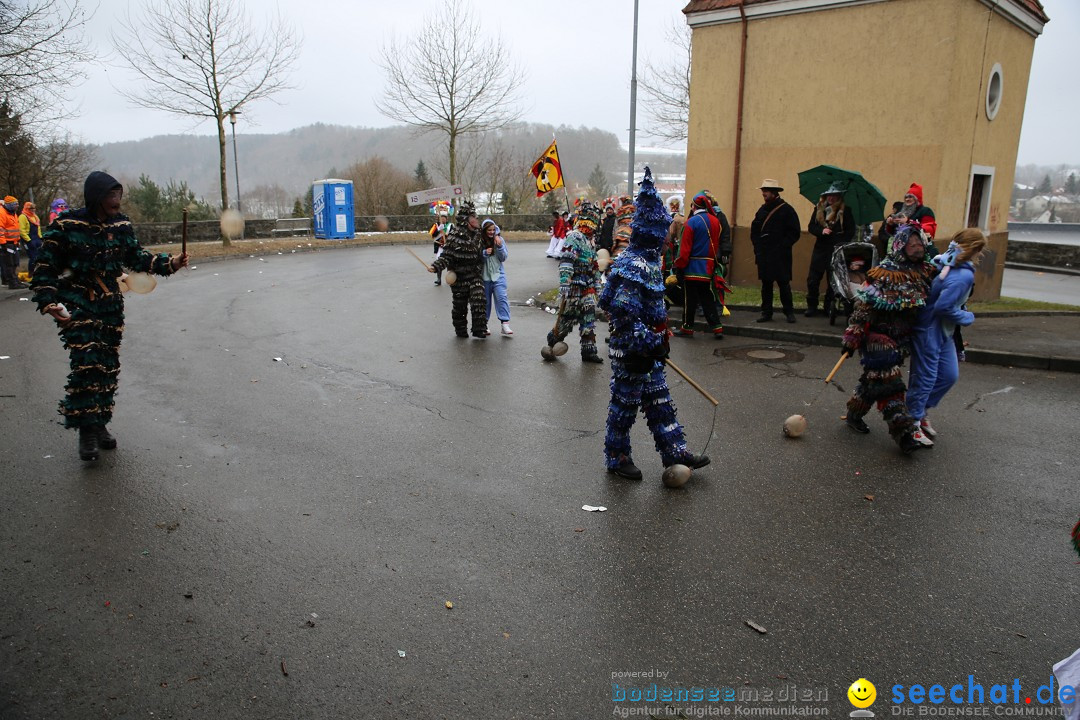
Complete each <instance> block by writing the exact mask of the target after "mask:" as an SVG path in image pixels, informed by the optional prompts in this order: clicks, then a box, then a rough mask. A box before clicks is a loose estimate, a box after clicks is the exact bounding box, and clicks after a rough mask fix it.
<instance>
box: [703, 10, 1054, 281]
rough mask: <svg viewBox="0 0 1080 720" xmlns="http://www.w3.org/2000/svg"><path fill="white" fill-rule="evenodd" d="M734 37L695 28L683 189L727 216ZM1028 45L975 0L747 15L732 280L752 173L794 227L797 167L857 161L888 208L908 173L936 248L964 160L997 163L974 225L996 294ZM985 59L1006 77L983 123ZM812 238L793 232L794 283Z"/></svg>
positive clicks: (957, 205) (745, 244)
mask: <svg viewBox="0 0 1080 720" xmlns="http://www.w3.org/2000/svg"><path fill="white" fill-rule="evenodd" d="M895 29H900V30H899V31H896V30H895ZM741 34H742V24H741V23H739V22H735V23H728V24H724V25H713V26H708V27H700V28H695V29H694V31H693V48H694V52H693V67H692V72H691V91H690V119H689V120H690V122H689V139H688V142H687V192H688V194H689V193H693V192H696V191H697V190H699V189H702V188H708V189H710V190H711V191H712V192H713V193H714V195H715V196H716V198H717V199H718V200H719V201H720V203H721V206H722V207H723V208H724V210H725V211H727V212H728V214H729V216H730V215H731V212H730V211H731V209H732V207H733V206H734V205H735V204H736V199H735V197H734V196H733V194H732V193H733V182H734V158H735V138H736V123H737V105H738V83H739V52H740V41H741ZM1034 41H1035V39H1034V38H1033V37H1032V36H1031V35H1029V34H1027V33H1026V32H1024V31H1023V30H1021V29H1020V28H1018V27H1016V26H1015V25H1013V24H1012V23H1010V22H1009V21H1007V20H1006V19H1004V18H1002V17H1000V16H998V15H995V14H992V13H991V11H990V9H989V8H987V7H986V6H984V5H982V4H981V3H980V2H978V1H977V0H890V1H889V2H880V3H872V4H868V5H860V6H854V7H847V8H838V9H829V10H820V11H816V12H808V13H800V14H794V15H785V16H779V17H772V18H767V19H761V20H751V21H750V22H749V24H748V41H747V56H746V86H745V90H744V104H745V107H744V116H743V138H742V163H741V164H742V168H741V173H740V179H739V188H738V193H739V194H738V198H737V217H729V219H730V220H731V221H732V224H733V225H736V226H737V227H736V229H735V233H734V236H735V243H736V249H735V255H734V256H733V261H732V273H733V279H734V282H736V283H753V282H756V276H757V271H756V267H755V265H754V260H753V251H752V249H751V247H750V244H749V225H750V222H751V220H752V219H753V216H754V213H755V212H756V211H757V209H758V207H760V205H761V195H760V191H759V190H758V189H757V188H758V186H759V185H760V183H761V180H762V179H763V178H766V177H769V178H775V179H777V180H779V181H780V183H781V184H782V185H783V186H784V187H785V189H786V190H785V192H784V194H783V195H784V197H785V198H786V199H787V200H788V202H790V203H792V205H793V206H794V207H795V209H796V210H797V211H798V213H799V217H800V219H801V220H802V222H803V227H804V228H805V227H806V224H807V223H808V222H809V219H810V215H811V212H812V210H813V205H812V204H811V203H810V202H809V201H807V200H805V199H803V198H802V197H801V196H800V195H799V192H798V178H797V173H798V172H799V171H800V170H805V169H808V168H811V167H813V166H815V165H820V164H829V165H838V166H840V167H845V168H849V169H853V170H859V171H860V172H862V173H863V174H864V175H865V176H866V177H867V178H868V179H870V181H871V182H873V183H874V184H876V185H877V186H878V187H879V188H880V189H881V190H882V192H884V193H885V195H886V197H887V198H888V199H889V202H890V203H891V202H892V201H893V200H899V199H901V198H902V197H903V195H904V192H905V191H906V189H907V187H908V185H910V184H911V182H913V181H914V182H918V183H919V184H921V185H923V186H924V202H925V203H926V204H927V205H928V206H930V207H931V208H933V209H934V211H935V214H936V216H937V221H938V226H939V231H938V239H939V241H942V244H943V241H944V240H946V239H947V238H948V237H949V235H951V234H952V233H954V232H956V231H957V230H959V229H961V228H962V227H963V226H964V225H965V222H966V208H967V201H968V188H969V185H970V176H971V166H972V165H973V164H974V165H984V166H990V167H993V168H995V174H994V180H993V188H992V197H991V200H990V212H989V220H988V223H987V224H988V227H986V228H984V229H986V230H988V231H989V233H990V234H991V252H990V253H989V257H988V258H987V261H986V262H985V263H983V268H985V271H983V272H980V273H979V275H980V277H977V280H976V282H977V285H976V293H977V295H978V296H980V297H997V296H998V294H999V291H1000V285H1001V269H1002V267H1003V263H1004V255H1005V253H1004V251H1005V242H1006V234H1005V231H1006V222H1007V212H1008V202H1009V196H1010V192H1011V188H1012V182H1013V173H1014V169H1015V165H1016V153H1017V146H1018V143H1019V137H1020V126H1021V123H1022V120H1023V111H1024V103H1025V101H1026V95H1027V80H1028V76H1029V73H1030V69H1031V56H1032V52H1033V50H1034ZM995 63H1000V64H1001V67H1002V76H1003V80H1004V82H1003V93H1002V103H1001V107H1000V110H999V111H998V114H997V117H996V118H995V119H994V120H993V121H990V120H988V119H987V117H986V113H985V110H984V108H985V94H986V87H985V86H986V82H987V80H988V78H989V74H990V70H991V68H992V67H993V66H994V64H995ZM812 244H813V237H812V236H810V235H809V234H807V233H804V236H803V239H802V240H801V241H800V242H799V243H798V245H796V247H795V268H794V277H793V287H796V288H798V289H803V288H804V287H805V285H804V281H805V277H806V271H807V268H808V264H809V256H810V250H811V247H812Z"/></svg>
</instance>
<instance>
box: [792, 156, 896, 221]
mask: <svg viewBox="0 0 1080 720" xmlns="http://www.w3.org/2000/svg"><path fill="white" fill-rule="evenodd" d="M831 189H839V190H842V191H843V193H844V204H845V205H847V206H848V207H849V208H851V213H852V215H854V216H855V222H856V223H858V224H859V225H869V224H870V223H875V222H878V221H880V220H881V219H882V218H884V216H885V195H884V194H883V193H882V192H881V191H880V190H878V189H877V186H876V185H874V183H872V182H870V181H869V180H867V179H866V178H864V177H863V176H862V173H860V172H857V171H855V170H845V169H843V168H838V167H836V166H834V165H818V166H817V167H815V168H811V169H809V170H803V171H802V172H801V173H799V194H800V195H802V196H803V197H804V198H806V199H807V200H809V201H810V202H812V203H814V204H815V205H816V204H817V202H818V200H820V199H821V194H822V193H823V192H825V191H826V190H831Z"/></svg>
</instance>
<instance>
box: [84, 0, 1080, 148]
mask: <svg viewBox="0 0 1080 720" xmlns="http://www.w3.org/2000/svg"><path fill="white" fill-rule="evenodd" d="M94 1H95V0H84V2H86V3H87V4H91V6H92V3H93V2H94ZM469 1H470V2H471V3H472V5H473V7H474V8H475V9H476V10H477V11H478V13H479V14H480V15H481V18H482V22H483V25H484V28H485V30H486V31H488V32H491V33H498V34H499V35H501V36H502V37H503V39H504V40H505V41H506V44H507V45H508V46H509V48H510V51H511V53H512V55H513V57H514V59H516V60H517V61H518V62H519V63H520V64H521V65H522V66H525V67H527V74H526V76H525V77H524V78H523V79H522V87H523V92H522V95H523V97H524V98H525V106H526V107H525V110H526V112H525V115H524V119H525V120H531V121H536V122H546V123H552V124H554V125H560V124H565V125H573V126H579V125H585V126H590V127H599V128H603V129H605V130H610V131H611V132H613V133H615V134H617V135H618V136H619V137H620V139H621V140H622V142H623V144H624V145H625V144H626V140H627V128H628V127H629V114H630V111H629V104H630V99H629V98H630V59H631V37H632V29H633V2H632V1H631V0H543V1H540V2H538V1H535V0H513V1H508V0H469ZM96 2H97V11H96V13H95V16H94V18H93V20H92V21H91V23H90V28H89V33H90V37H91V39H92V41H93V42H94V43H95V45H96V47H97V50H98V56H99V57H101V58H103V61H102V64H101V65H100V66H99V67H97V68H94V69H92V70H91V77H90V78H89V79H88V80H87V81H86V83H85V84H84V85H82V86H81V87H79V88H77V89H75V90H73V91H72V92H71V97H72V98H73V99H74V100H75V101H76V103H77V104H78V106H79V108H80V110H79V112H80V116H79V117H77V118H75V119H72V120H70V121H68V122H67V123H66V125H67V128H68V129H70V130H71V131H72V132H73V133H75V134H76V135H77V136H78V137H80V138H81V139H83V140H85V141H87V142H93V143H104V142H111V141H118V140H134V139H140V138H145V137H150V136H153V135H160V134H165V133H185V132H193V133H196V134H212V133H213V132H214V130H213V124H212V123H211V122H210V121H206V122H204V123H203V124H201V125H195V126H193V125H192V123H191V119H190V118H181V117H176V116H171V115H168V114H165V113H162V112H155V111H149V110H141V109H138V108H135V107H132V106H131V105H129V104H128V103H127V101H126V100H124V99H123V98H122V97H121V96H120V95H119V94H118V93H117V91H116V88H117V87H123V86H124V84H125V83H126V82H128V81H129V75H127V73H126V72H125V71H124V70H122V69H121V68H120V67H118V66H116V65H112V64H110V63H109V61H108V56H109V55H114V53H112V52H111V49H110V48H111V46H110V43H109V28H110V26H111V25H112V24H113V23H114V22H115V20H116V18H117V17H119V16H122V15H123V14H124V13H125V12H126V10H127V8H128V7H129V5H131V6H133V7H137V6H138V3H139V2H141V0H96ZM439 5H440V1H439V0H411V1H409V2H393V1H391V0H339V1H338V2H335V3H323V2H317V1H312V0H308V1H307V2H300V1H298V0H282V1H281V2H280V3H276V2H271V1H270V0H247V6H248V8H249V9H250V11H251V14H252V15H253V16H254V17H255V18H260V17H265V15H266V14H267V13H272V12H273V10H274V8H280V12H281V14H282V15H283V16H284V17H286V18H287V19H288V20H290V21H291V22H293V23H295V24H296V26H297V27H298V28H299V29H300V30H301V32H302V33H303V36H304V43H303V49H302V52H301V55H300V59H299V63H298V65H297V68H296V75H295V85H296V86H297V87H296V89H294V90H288V91H284V92H282V93H281V94H279V95H278V96H277V100H278V102H279V103H280V104H275V103H273V102H267V101H263V102H261V103H259V104H255V105H252V106H249V107H248V108H245V111H244V114H243V116H242V117H241V120H240V122H238V123H237V130H238V132H240V133H243V132H261V133H274V132H282V131H286V130H291V129H293V128H297V127H302V126H304V125H310V124H312V123H316V122H322V123H329V124H338V125H359V126H368V127H380V126H385V125H390V124H392V123H391V122H390V121H389V120H387V119H386V118H384V117H383V116H382V115H380V114H379V112H378V111H377V110H376V109H375V105H374V102H373V100H374V98H376V97H377V96H378V95H379V94H380V93H381V90H382V71H381V70H380V69H379V67H378V65H377V64H376V58H377V55H378V49H379V47H380V46H381V45H382V44H383V42H384V41H385V39H386V38H387V37H389V35H390V34H392V33H396V34H398V35H399V36H401V37H405V36H408V35H410V34H414V33H416V32H417V29H418V28H419V27H421V24H422V23H423V22H424V21H425V18H430V17H431V16H432V15H433V14H434V11H435V8H437V7H438V6H439ZM1043 5H1044V6H1045V7H1046V11H1047V13H1048V14H1049V15H1050V17H1051V22H1050V23H1049V24H1048V25H1047V26H1046V31H1045V32H1044V34H1043V35H1042V36H1041V37H1040V38H1039V39H1038V41H1037V42H1036V44H1035V58H1034V64H1033V67H1032V73H1031V81H1030V87H1029V91H1028V98H1027V108H1026V112H1025V117H1024V130H1023V134H1022V136H1021V140H1020V157H1019V162H1020V163H1029V162H1035V163H1046V164H1050V163H1060V162H1072V163H1080V133H1078V132H1077V131H1076V127H1077V122H1078V121H1077V118H1080V93H1078V92H1077V87H1078V85H1080V82H1078V79H1077V78H1078V74H1080V2H1078V0H1043ZM684 6H685V1H684V0H641V2H640V11H639V12H640V19H639V25H640V34H639V40H638V62H639V65H638V68H639V73H640V72H641V71H642V67H643V64H644V62H645V61H646V60H649V61H651V62H653V63H658V64H662V63H664V62H670V61H673V60H674V58H675V57H676V56H677V51H676V50H674V49H673V48H671V47H670V45H669V44H668V42H667V38H666V35H665V29H666V28H667V27H669V26H670V24H671V23H672V22H673V21H675V22H679V23H682V22H683V15H682V13H681V9H682V8H683V7H684ZM868 50H869V48H868ZM1006 72H1007V71H1006ZM1005 83H1006V84H1005V92H1006V93H1008V88H1009V86H1008V75H1007V74H1006V75H1005ZM640 99H641V97H640V94H639V101H640ZM645 122H646V119H645V114H644V110H643V108H641V107H640V106H639V109H638V128H639V135H638V145H639V146H641V145H647V144H650V140H649V139H648V138H647V137H642V134H641V131H642V128H643V125H644V124H645ZM652 144H655V143H652Z"/></svg>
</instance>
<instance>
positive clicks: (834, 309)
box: [829, 242, 878, 325]
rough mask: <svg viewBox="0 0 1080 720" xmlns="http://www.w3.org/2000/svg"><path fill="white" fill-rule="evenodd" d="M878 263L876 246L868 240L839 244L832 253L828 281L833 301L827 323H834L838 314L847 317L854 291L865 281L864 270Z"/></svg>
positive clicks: (853, 301)
mask: <svg viewBox="0 0 1080 720" xmlns="http://www.w3.org/2000/svg"><path fill="white" fill-rule="evenodd" d="M877 263H878V255H877V248H876V247H874V246H873V245H872V244H871V243H868V242H851V243H848V244H847V245H840V246H839V247H837V248H836V249H835V250H833V254H832V262H831V264H830V268H829V269H830V270H831V272H830V273H829V282H830V283H831V284H832V289H833V301H832V303H831V304H830V305H829V324H830V325H835V324H836V318H837V316H839V315H841V314H842V315H844V317H847V316H849V315H851V311H852V310H853V309H854V308H855V293H856V292H857V291H858V289H859V287H860V286H861V285H862V284H863V283H864V282H866V271H867V270H869V269H870V268H872V267H874V266H875V265H877Z"/></svg>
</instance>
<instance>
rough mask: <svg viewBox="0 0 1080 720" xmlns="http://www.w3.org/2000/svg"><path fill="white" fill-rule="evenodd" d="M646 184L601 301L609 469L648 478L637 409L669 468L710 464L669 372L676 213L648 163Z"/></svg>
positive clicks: (642, 188) (616, 472)
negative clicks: (694, 443) (695, 441)
mask: <svg viewBox="0 0 1080 720" xmlns="http://www.w3.org/2000/svg"><path fill="white" fill-rule="evenodd" d="M640 187H641V190H640V192H639V194H638V197H637V201H636V209H635V212H634V221H633V224H632V227H633V235H632V236H631V238H630V244H629V245H628V246H627V248H626V249H625V250H624V251H623V252H622V253H620V254H619V257H618V258H616V260H615V263H614V265H613V266H612V269H611V273H610V274H609V275H608V281H607V284H606V285H605V286H604V290H603V292H602V293H601V295H600V307H601V308H602V309H603V310H604V311H605V312H607V313H608V316H609V318H610V320H609V322H610V327H611V340H610V344H609V351H608V357H610V359H611V370H612V376H611V403H610V404H609V405H608V419H607V435H606V436H605V438H604V456H605V459H606V464H607V469H608V472H611V473H614V474H616V475H619V476H621V477H626V478H632V479H638V478H640V477H641V471H640V470H638V469H637V467H635V465H634V462H633V459H632V455H631V450H630V428H631V427H633V425H634V421H635V419H636V418H637V412H638V408H641V411H642V412H643V413H644V415H645V420H646V422H647V423H648V425H649V429H650V430H651V431H652V434H653V439H654V441H655V443H656V450H657V452H659V453H660V459H661V460H662V461H663V463H664V466H665V467H668V466H671V465H675V464H683V465H688V466H690V467H703V466H704V465H707V464H708V462H709V459H708V458H707V457H705V456H697V455H693V454H692V453H691V452H690V450H689V449H687V446H686V438H685V436H684V433H683V428H682V425H680V424H679V421H678V419H677V418H676V416H675V405H674V403H673V402H672V400H671V393H670V392H669V391H668V385H667V378H666V377H665V375H664V359H665V358H666V357H667V355H668V349H669V345H668V337H669V332H668V328H667V309H666V308H665V306H664V278H663V275H662V273H661V270H660V248H661V245H662V244H663V243H664V239H665V237H666V236H667V232H668V228H669V226H670V225H671V215H669V214H668V212H667V210H666V209H665V207H664V203H663V200H661V198H660V195H659V194H658V193H657V192H656V188H655V186H654V185H653V179H652V172H651V171H650V170H649V168H648V167H646V168H645V178H644V179H643V180H642V181H641V183H640Z"/></svg>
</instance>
